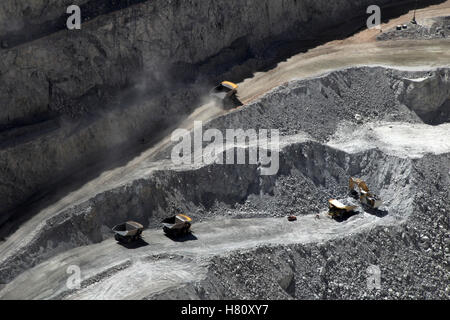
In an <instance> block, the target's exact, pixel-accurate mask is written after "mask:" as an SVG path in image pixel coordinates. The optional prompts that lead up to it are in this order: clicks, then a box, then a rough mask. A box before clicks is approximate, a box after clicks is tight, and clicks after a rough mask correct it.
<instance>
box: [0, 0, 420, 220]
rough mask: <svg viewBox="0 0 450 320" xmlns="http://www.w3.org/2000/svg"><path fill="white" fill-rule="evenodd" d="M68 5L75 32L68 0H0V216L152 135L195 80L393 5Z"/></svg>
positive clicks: (196, 85) (192, 96)
mask: <svg viewBox="0 0 450 320" xmlns="http://www.w3.org/2000/svg"><path fill="white" fill-rule="evenodd" d="M425 2H426V3H427V4H429V1H423V3H425ZM405 3H412V1H409V2H408V1H407V2H405V1H395V2H394V4H405ZM71 4H79V5H80V6H81V7H82V10H84V11H83V12H84V17H83V19H84V21H85V23H83V25H82V30H81V31H68V30H66V29H65V27H64V26H65V24H64V23H63V22H65V19H63V18H62V17H64V18H66V17H67V15H66V14H65V9H66V5H68V1H51V0H42V1H33V3H30V2H29V1H25V0H20V1H12V0H11V1H10V0H7V1H2V3H1V4H0V17H2V19H0V20H1V21H2V24H3V25H2V28H0V29H1V30H3V31H2V32H1V34H0V39H1V44H2V47H3V48H2V49H0V83H1V86H0V101H1V102H2V108H1V109H0V181H1V183H0V203H1V207H0V224H3V223H4V222H5V221H7V220H8V219H9V218H10V217H12V216H14V215H19V214H21V212H23V211H26V210H27V209H26V208H25V209H24V208H22V207H21V206H22V205H26V204H27V203H30V202H33V201H36V200H38V199H40V198H42V197H43V196H44V195H45V194H46V192H47V191H48V190H52V189H55V188H56V187H57V186H60V185H66V184H68V183H72V182H73V181H76V180H79V179H81V178H80V176H81V174H80V172H81V171H82V170H84V169H85V168H87V167H91V166H99V165H100V166H106V165H109V164H110V163H111V162H113V161H115V159H122V158H123V157H127V156H129V155H130V154H133V152H134V151H130V150H134V149H133V148H135V147H136V148H139V147H140V146H141V144H142V139H143V138H144V137H145V139H146V142H149V141H150V142H151V141H153V140H156V139H157V138H158V135H159V134H161V133H162V132H163V131H164V129H166V128H168V127H172V126H174V125H175V124H176V123H177V121H178V120H180V119H181V118H182V117H183V115H184V114H186V113H188V112H189V111H190V110H192V108H193V106H195V105H196V102H197V101H198V99H199V98H200V97H201V96H202V94H203V93H204V92H205V84H208V86H206V88H208V87H209V85H210V84H211V83H214V82H215V81H218V80H219V79H221V78H222V77H227V78H228V79H230V80H234V79H239V78H241V77H242V76H243V75H248V74H251V71H254V70H256V69H258V68H261V67H263V66H265V65H267V64H268V63H269V64H270V63H272V62H273V61H276V60H277V59H278V58H279V57H278V55H279V53H280V52H281V51H282V50H281V49H280V43H290V42H295V41H299V40H305V39H311V37H315V36H318V37H320V36H321V35H322V36H326V37H330V35H331V37H335V36H337V35H336V34H335V33H332V32H331V31H330V30H338V31H339V34H347V33H348V32H352V31H354V30H356V29H358V28H360V27H362V26H364V25H365V21H366V18H367V15H366V14H365V10H366V7H367V6H368V5H372V4H379V5H382V6H383V5H388V6H389V7H391V6H392V4H393V2H392V1H388V0H378V1H373V0H370V1H369V0H358V1H354V0H352V1H350V0H339V1H315V0H308V1H306V0H303V1H294V0H292V1H268V0H267V1H238V0H235V1H224V0H223V1H222V0H221V1H201V0H191V1H120V3H119V2H118V1H112V2H109V5H106V4H105V1H100V0H96V1H95V0H92V1H81V0H80V1H71ZM338 26H340V27H339V28H337V27H338ZM330 32H331V33H330ZM236 65H239V68H234V66H236ZM93 170H94V171H95V170H97V171H98V170H100V169H98V168H97V169H93Z"/></svg>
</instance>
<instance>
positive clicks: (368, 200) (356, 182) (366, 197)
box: [349, 178, 383, 209]
mask: <svg viewBox="0 0 450 320" xmlns="http://www.w3.org/2000/svg"><path fill="white" fill-rule="evenodd" d="M356 187H358V190H357V189H356ZM349 188H350V192H352V193H353V194H354V195H358V196H359V199H360V201H361V203H362V204H365V205H368V206H370V207H371V208H373V209H378V208H379V207H380V206H381V205H382V204H383V201H382V200H381V199H380V198H379V197H378V196H376V195H375V194H373V193H371V192H370V191H369V187H367V184H366V183H365V182H364V181H363V180H361V179H359V178H350V179H349Z"/></svg>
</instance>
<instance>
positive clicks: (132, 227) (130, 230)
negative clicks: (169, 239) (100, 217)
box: [112, 221, 144, 237]
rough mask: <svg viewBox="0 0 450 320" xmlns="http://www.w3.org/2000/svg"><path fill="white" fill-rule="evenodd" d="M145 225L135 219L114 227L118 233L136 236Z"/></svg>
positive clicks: (125, 235)
mask: <svg viewBox="0 0 450 320" xmlns="http://www.w3.org/2000/svg"><path fill="white" fill-rule="evenodd" d="M143 229H144V226H143V225H142V224H140V223H137V222H134V221H127V222H125V223H121V224H118V225H116V226H114V228H113V229H112V230H113V232H114V233H117V234H119V235H121V236H123V237H127V236H134V235H136V234H137V233H139V232H142V230H143Z"/></svg>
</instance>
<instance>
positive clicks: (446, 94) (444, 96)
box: [395, 69, 450, 124]
mask: <svg viewBox="0 0 450 320" xmlns="http://www.w3.org/2000/svg"><path fill="white" fill-rule="evenodd" d="M395 88H396V90H397V95H398V97H399V100H400V101H401V102H402V103H404V104H405V105H406V106H407V107H408V108H410V109H411V110H413V111H414V112H416V113H417V115H418V116H419V117H420V118H422V120H423V121H424V122H426V123H429V124H440V123H444V122H447V121H449V120H450V118H449V116H450V101H449V100H450V74H449V71H448V70H445V69H441V70H437V71H435V72H430V73H429V74H427V75H426V76H424V77H421V78H415V79H414V78H412V79H408V78H405V79H402V80H401V81H399V82H397V83H396V84H395Z"/></svg>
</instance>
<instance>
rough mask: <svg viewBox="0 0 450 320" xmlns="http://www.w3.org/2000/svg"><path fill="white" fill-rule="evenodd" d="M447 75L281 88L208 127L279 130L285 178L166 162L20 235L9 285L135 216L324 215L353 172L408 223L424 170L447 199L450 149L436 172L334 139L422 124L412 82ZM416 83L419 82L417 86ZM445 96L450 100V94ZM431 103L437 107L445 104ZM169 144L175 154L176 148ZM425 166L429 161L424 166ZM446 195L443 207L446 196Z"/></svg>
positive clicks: (350, 76)
mask: <svg viewBox="0 0 450 320" xmlns="http://www.w3.org/2000/svg"><path fill="white" fill-rule="evenodd" d="M448 75H449V70H448V68H441V69H436V70H432V71H415V72H407V71H400V70H394V69H387V68H382V67H373V68H370V67H361V68H350V69H344V70H339V71H334V72H332V73H329V74H326V75H323V76H321V77H317V78H314V79H305V80H296V81H291V82H289V83H287V84H285V85H283V86H280V87H278V88H275V89H274V90H272V91H271V92H269V93H267V94H266V95H264V96H263V97H261V98H260V99H258V100H256V101H254V102H253V103H250V104H248V105H246V106H244V107H243V108H240V109H238V110H236V111H235V112H232V113H228V114H225V115H223V116H221V117H219V118H217V119H214V120H211V121H210V122H208V123H205V129H206V128H210V127H212V128H218V129H219V130H224V129H226V128H236V129H239V128H243V129H247V128H276V129H279V130H280V132H281V136H282V139H285V138H286V139H290V140H289V141H290V142H289V143H287V144H285V146H284V147H283V149H282V151H281V153H280V170H279V172H278V174H277V175H274V176H262V175H261V174H260V172H259V170H258V166H257V165H217V164H215V165H205V166H201V167H189V166H188V167H187V168H184V167H172V168H170V167H169V168H168V169H162V168H161V169H159V170H157V171H155V172H152V173H150V174H149V175H147V176H143V177H142V178H139V179H133V180H127V181H123V182H122V184H121V185H119V186H116V187H111V188H110V189H109V190H106V191H104V192H99V193H98V194H97V195H95V196H94V195H93V196H92V197H91V198H90V199H87V200H86V201H83V202H82V203H80V204H77V205H70V204H69V205H68V206H67V207H65V208H64V209H62V210H60V211H59V212H54V215H53V216H49V217H48V218H46V219H45V220H42V221H41V222H40V223H39V224H38V225H36V226H34V225H33V233H32V234H29V235H28V234H27V235H26V237H27V239H21V242H20V245H17V244H15V243H9V245H11V246H12V247H11V250H10V251H9V252H8V255H6V254H5V255H3V256H2V257H0V271H1V272H0V275H1V276H0V283H8V282H9V281H11V279H13V278H14V277H15V276H17V275H18V274H20V273H21V272H23V271H24V270H26V269H28V268H30V267H32V266H35V265H36V264H38V263H40V262H42V261H44V260H45V259H48V258H50V257H52V256H54V255H56V254H58V253H61V252H64V251H66V250H68V249H71V248H75V247H78V246H83V245H88V244H92V243H98V242H101V241H103V240H105V239H107V238H109V237H111V231H110V229H111V227H112V226H114V225H115V224H117V223H120V222H122V221H126V220H137V221H141V222H142V223H143V224H144V225H145V227H157V226H159V222H160V221H161V220H162V218H163V217H165V216H167V215H169V214H172V213H173V214H175V213H177V212H179V211H180V210H181V211H183V212H189V214H190V216H192V217H193V218H194V219H195V220H196V221H202V220H206V219H209V218H214V217H217V216H218V217H223V216H229V215H230V212H231V215H232V216H233V217H239V218H242V217H244V218H250V217H266V216H275V217H281V216H285V215H286V214H287V213H290V212H295V213H296V214H305V215H306V214H311V213H317V212H321V211H323V210H327V200H328V199H330V198H341V197H345V196H346V195H347V193H348V190H347V189H348V177H349V176H358V177H362V178H363V179H364V180H365V181H367V183H368V184H369V185H371V186H377V189H374V190H373V192H375V193H376V194H379V195H380V196H381V198H382V199H383V200H384V203H385V209H383V210H385V211H386V213H387V219H390V221H391V223H392V221H394V222H393V223H394V224H400V223H402V222H404V221H405V220H407V219H408V218H409V217H410V216H411V215H412V214H413V213H414V208H417V206H419V207H420V208H421V210H422V209H423V207H422V204H421V203H420V201H421V200H420V201H419V200H417V199H419V198H420V199H422V198H423V197H426V196H424V191H422V187H421V186H422V183H421V182H420V179H421V177H422V175H427V177H428V175H432V174H435V175H436V177H438V178H437V179H436V180H435V182H433V185H435V186H436V188H438V189H439V192H440V193H442V194H441V195H440V196H439V197H441V196H444V194H445V193H447V192H448V190H447V189H446V188H445V186H446V185H448V183H449V181H448V178H447V177H448V175H447V171H448V154H444V155H439V156H436V162H438V163H439V165H438V169H435V168H433V164H432V163H431V164H430V165H429V167H430V168H431V169H430V171H429V172H427V170H428V166H426V163H425V162H424V161H423V160H422V159H418V160H416V159H411V158H409V157H402V156H397V155H392V154H387V153H385V152H383V151H382V150H380V149H377V148H375V147H374V146H372V148H371V147H370V146H369V148H367V149H366V150H363V151H360V152H356V153H349V152H345V151H343V150H340V149H337V148H333V147H330V146H329V145H327V142H328V141H329V140H330V138H331V137H332V136H334V135H335V134H336V132H337V131H338V127H339V126H343V125H345V126H350V127H351V126H361V125H363V124H361V123H359V122H358V120H356V119H355V114H360V115H361V116H362V121H363V122H364V123H370V122H389V123H394V124H395V123H396V122H400V123H407V124H411V125H414V124H423V122H424V121H423V120H422V119H421V118H420V117H419V116H418V115H417V113H416V112H414V111H413V110H412V109H410V108H409V107H408V106H407V105H405V104H404V103H403V99H404V98H403V97H404V96H405V90H406V89H405V88H409V90H407V94H408V95H409V96H411V97H414V96H415V94H414V91H415V90H419V92H427V91H423V88H424V87H427V86H424V85H420V84H421V83H434V84H435V85H436V86H437V87H438V88H441V90H438V91H439V92H441V91H442V90H444V92H447V91H446V90H447V89H448V87H449V86H450V85H449V83H448V79H449V77H448ZM414 80H415V81H414ZM446 81H447V82H446ZM411 82H412V83H414V84H419V85H415V86H411V87H409V85H410V83H411ZM369 88H370V89H369ZM401 88H403V89H401ZM430 92H434V91H433V90H431V91H430ZM362 97H364V99H362ZM422 98H424V97H422ZM447 99H448V97H447ZM437 101H439V103H444V105H446V104H445V101H447V100H444V99H441V100H437ZM428 105H429V106H430V110H429V111H431V112H432V111H433V110H434V108H436V107H435V106H434V104H428ZM330 108H331V109H332V110H333V111H334V112H333V113H332V114H331V113H330V112H329V110H330ZM438 109H439V108H438ZM298 134H300V136H297V135H298ZM167 149H168V150H169V151H170V149H171V146H169V147H168V148H167ZM168 154H170V152H165V151H163V152H161V154H160V156H159V159H160V160H161V161H164V159H165V157H167V155H168ZM431 159H435V158H434V157H431ZM433 161H434V160H433ZM417 163H420V164H421V165H420V168H419V169H416V166H417ZM433 163H434V162H433ZM446 165H447V167H446ZM445 170H447V171H445ZM427 179H431V176H430V177H428V178H427ZM439 179H441V180H442V181H441V180H439ZM423 188H428V186H426V187H423ZM430 188H431V187H430ZM429 192H430V193H431V192H432V191H429ZM447 198H448V197H447ZM433 199H434V197H433ZM439 199H440V198H438V200H437V201H438V203H439V210H442V209H444V206H443V205H442V202H443V201H444V202H445V201H446V200H445V199H443V200H442V201H441V200H439ZM417 201H419V202H417ZM423 210H425V211H423V212H429V211H431V209H427V208H425V209H423ZM420 212H422V211H420ZM441 213H444V212H442V211H441ZM381 218H384V217H381ZM430 219H431V218H430Z"/></svg>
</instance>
